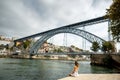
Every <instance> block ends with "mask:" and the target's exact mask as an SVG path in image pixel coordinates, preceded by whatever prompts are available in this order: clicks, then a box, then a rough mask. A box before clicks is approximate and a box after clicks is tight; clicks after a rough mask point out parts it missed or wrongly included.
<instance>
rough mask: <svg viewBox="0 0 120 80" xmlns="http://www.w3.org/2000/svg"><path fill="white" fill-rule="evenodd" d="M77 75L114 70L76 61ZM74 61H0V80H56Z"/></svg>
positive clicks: (113, 70) (65, 73) (64, 74)
mask: <svg viewBox="0 0 120 80" xmlns="http://www.w3.org/2000/svg"><path fill="white" fill-rule="evenodd" d="M78 62H79V64H80V68H79V74H86V73H116V72H117V70H115V69H108V68H103V67H98V66H91V65H90V62H89V61H78ZM73 66H74V61H64V60H30V59H10V58H1V59H0V80H57V79H60V78H64V77H66V76H67V75H68V74H69V73H70V72H71V70H72V68H73Z"/></svg>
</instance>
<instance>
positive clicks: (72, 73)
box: [69, 61, 79, 77]
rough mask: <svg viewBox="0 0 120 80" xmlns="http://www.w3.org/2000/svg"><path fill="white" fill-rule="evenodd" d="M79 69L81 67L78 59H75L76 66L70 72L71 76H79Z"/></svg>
mask: <svg viewBox="0 0 120 80" xmlns="http://www.w3.org/2000/svg"><path fill="white" fill-rule="evenodd" d="M78 69H79V64H78V62H77V61H75V66H74V68H73V71H72V72H71V73H70V74H69V76H73V77H75V76H78Z"/></svg>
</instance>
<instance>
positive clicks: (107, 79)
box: [58, 74, 120, 80]
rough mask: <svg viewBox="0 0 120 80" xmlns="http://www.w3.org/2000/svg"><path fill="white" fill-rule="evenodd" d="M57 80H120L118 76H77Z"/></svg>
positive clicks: (119, 75)
mask: <svg viewBox="0 0 120 80" xmlns="http://www.w3.org/2000/svg"><path fill="white" fill-rule="evenodd" d="M58 80H120V74H79V76H77V77H65V78H62V79H58Z"/></svg>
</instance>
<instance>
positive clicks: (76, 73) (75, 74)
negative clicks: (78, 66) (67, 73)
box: [71, 71, 79, 77]
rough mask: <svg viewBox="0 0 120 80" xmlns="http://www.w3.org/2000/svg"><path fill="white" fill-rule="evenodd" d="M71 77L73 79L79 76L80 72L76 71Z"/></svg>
mask: <svg viewBox="0 0 120 80" xmlns="http://www.w3.org/2000/svg"><path fill="white" fill-rule="evenodd" d="M71 76H73V77H76V76H79V74H78V71H75V72H74V73H72V74H71Z"/></svg>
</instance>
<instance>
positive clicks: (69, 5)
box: [0, 0, 112, 49]
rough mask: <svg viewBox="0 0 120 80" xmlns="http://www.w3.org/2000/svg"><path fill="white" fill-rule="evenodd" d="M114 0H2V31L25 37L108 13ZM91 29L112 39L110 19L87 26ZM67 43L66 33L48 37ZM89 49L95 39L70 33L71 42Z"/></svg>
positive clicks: (0, 0) (106, 38)
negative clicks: (91, 39) (109, 30)
mask: <svg viewBox="0 0 120 80" xmlns="http://www.w3.org/2000/svg"><path fill="white" fill-rule="evenodd" d="M111 4H112V0H0V35H4V36H7V37H18V38H22V37H25V36H29V35H32V34H36V33H40V32H43V31H46V30H50V29H54V28H58V27H61V26H64V25H68V24H73V23H76V22H81V21H85V20H89V19H93V18H96V17H101V16H103V15H105V14H106V9H108V8H109V6H110V5H111ZM85 30H86V31H89V32H91V33H93V34H95V35H97V36H99V37H101V38H103V39H105V40H108V32H107V31H108V22H105V23H100V24H96V25H92V26H86V27H85ZM48 41H49V42H52V43H54V44H56V45H63V44H64V34H58V35H55V36H54V37H52V38H51V39H49V40H48ZM83 41H84V42H86V49H89V48H90V46H91V43H89V42H88V41H85V40H83V39H82V38H81V37H78V36H76V35H73V34H67V43H66V45H67V46H70V45H75V46H77V47H79V48H82V46H83V44H82V43H83Z"/></svg>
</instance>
